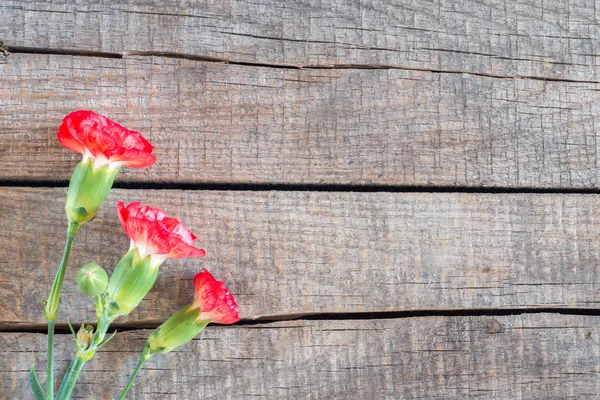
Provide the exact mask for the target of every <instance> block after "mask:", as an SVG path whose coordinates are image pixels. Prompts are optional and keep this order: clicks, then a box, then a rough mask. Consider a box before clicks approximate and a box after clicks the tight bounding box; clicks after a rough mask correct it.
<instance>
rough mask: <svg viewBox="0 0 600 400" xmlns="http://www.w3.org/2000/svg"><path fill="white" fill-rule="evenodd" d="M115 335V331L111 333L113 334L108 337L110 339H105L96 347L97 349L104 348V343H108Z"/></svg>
mask: <svg viewBox="0 0 600 400" xmlns="http://www.w3.org/2000/svg"><path fill="white" fill-rule="evenodd" d="M116 334H117V331H116V330H115V331H114V332H113V334H112V335H110V337H109V338H108V339H106V340H105V341H103V342H102V343H100V344H99V345H98V349H99V348H100V347H102V346H104V345H105V344H106V343H108V341H109V340H110V339H112V338H114V337H115V335H116Z"/></svg>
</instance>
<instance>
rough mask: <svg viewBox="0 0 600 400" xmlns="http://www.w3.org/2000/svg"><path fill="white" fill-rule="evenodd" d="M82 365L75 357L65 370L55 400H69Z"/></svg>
mask: <svg viewBox="0 0 600 400" xmlns="http://www.w3.org/2000/svg"><path fill="white" fill-rule="evenodd" d="M84 364H85V361H83V360H81V359H79V358H77V357H75V358H74V359H73V361H71V365H69V369H68V370H67V373H66V374H65V377H64V378H63V380H62V383H61V384H60V388H59V389H58V394H57V395H56V399H57V400H69V399H70V398H71V393H73V388H74V387H75V382H77V379H78V378H79V374H81V369H82V368H83V365H84Z"/></svg>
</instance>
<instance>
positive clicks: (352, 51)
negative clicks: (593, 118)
mask: <svg viewBox="0 0 600 400" xmlns="http://www.w3.org/2000/svg"><path fill="white" fill-rule="evenodd" d="M598 37H600V25H599V24H598V16H597V4H596V2H594V1H593V0H568V1H565V0H528V1H526V0H520V1H511V0H491V1H485V2H484V1H476V0H461V1H456V0H436V1H431V0H412V1H393V0H385V1H381V0H376V1H358V0H353V1H341V0H325V1H321V0H319V1H317V0H311V1H291V0H288V1H276V0H266V1H261V2H254V1H237V0H226V1H218V2H205V1H186V2H181V1H178V0H160V1H156V0H154V1H147V0H135V1H124V0H117V1H111V2H104V1H102V2H80V1H75V0H69V1H61V2H51V3H48V2H44V1H31V0H27V1H20V0H19V1H14V0H13V1H3V2H2V4H1V5H0V40H4V41H5V42H6V44H7V45H9V46H24V47H29V48H35V49H39V50H44V49H54V50H61V49H62V50H79V51H89V52H108V53H116V54H136V53H140V52H154V53H167V54H175V55H182V56H197V57H212V58H217V59H221V60H227V61H235V62H250V63H261V64H272V65H293V66H320V67H327V66H348V65H352V66H376V67H390V66H391V67H400V68H412V69H429V70H444V71H455V72H462V71H465V72H472V73H480V74H490V75H497V76H532V77H538V78H551V79H567V80H586V81H589V80H594V81H598V80H599V72H600V69H599V65H600V64H599V63H598V59H599V58H598V57H599V55H600V47H599V42H598Z"/></svg>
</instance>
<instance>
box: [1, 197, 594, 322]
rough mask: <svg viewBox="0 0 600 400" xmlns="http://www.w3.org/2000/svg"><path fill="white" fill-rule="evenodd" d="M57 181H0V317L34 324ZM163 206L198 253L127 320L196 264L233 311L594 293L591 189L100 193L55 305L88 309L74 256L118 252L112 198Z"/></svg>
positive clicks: (559, 302)
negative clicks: (222, 287) (229, 297)
mask: <svg viewBox="0 0 600 400" xmlns="http://www.w3.org/2000/svg"><path fill="white" fill-rule="evenodd" d="M64 195H65V189H62V188H54V189H49V188H7V187H5V188H1V189H0V217H1V218H2V220H3V221H4V224H5V229H2V230H0V248H2V249H3V254H4V256H3V257H2V259H1V260H0V282H1V286H0V311H1V313H0V318H1V321H0V326H3V327H5V328H6V327H10V326H14V325H21V326H32V325H35V326H38V327H39V326H42V325H43V323H44V319H43V316H42V306H41V300H42V299H43V298H45V297H46V296H47V294H48V291H49V286H50V282H51V279H52V277H53V276H54V274H55V271H56V267H57V265H58V262H59V259H60V256H61V254H62V246H63V245H64V230H65V226H66V221H65V217H64V215H63V204H64ZM118 199H122V200H124V201H133V200H140V201H142V202H144V204H150V205H153V206H155V207H161V208H164V209H165V210H166V211H167V213H169V214H171V215H174V216H176V217H178V218H180V219H181V220H182V221H183V222H184V223H185V224H186V225H188V226H189V227H190V229H192V231H193V232H195V233H196V234H197V235H198V238H199V239H198V241H197V243H198V244H199V245H202V246H203V247H204V248H206V250H207V252H208V255H207V257H205V258H203V259H200V260H197V261H196V260H185V261H176V260H168V261H166V262H165V264H164V265H163V266H162V267H161V273H160V276H159V279H158V283H157V286H155V288H154V289H153V291H152V292H151V293H150V294H149V296H148V298H147V299H146V300H144V301H143V302H142V304H141V305H140V307H139V308H138V309H137V310H136V311H134V313H133V314H132V315H131V316H130V319H129V320H128V321H127V322H126V323H127V324H130V325H131V324H134V323H135V324H138V326H139V324H143V323H153V322H154V323H155V322H157V321H162V320H164V319H165V318H166V317H168V316H169V315H170V314H171V313H172V312H173V311H174V310H176V309H178V308H180V307H183V306H184V305H186V304H188V303H189V302H191V299H192V294H193V290H192V278H193V276H194V274H195V273H197V272H199V271H200V270H201V269H202V268H203V267H206V268H208V269H209V270H210V271H212V272H213V274H214V275H215V276H216V277H217V279H220V280H224V281H225V282H227V284H228V286H229V288H230V289H231V291H232V292H233V294H234V295H235V297H236V298H237V299H238V301H239V303H240V306H241V310H242V317H243V318H256V317H260V316H264V317H269V318H276V319H281V318H289V317H290V316H294V315H303V314H313V313H355V312H370V311H405V310H468V309H511V308H546V307H557V308H566V307H575V308H596V307H598V302H600V291H599V288H600V268H599V265H600V240H599V239H600V228H599V227H600V212H599V210H598V203H599V201H600V197H599V196H597V195H546V194H528V195H523V194H456V193H351V192H350V193H338V192H334V193H327V192H251V191H244V192H235V191H225V192H223V191H177V190H161V191H152V190H113V191H112V192H111V195H110V196H109V199H108V200H107V202H106V204H105V205H104V206H103V208H102V209H101V212H100V213H99V215H98V217H97V219H96V220H94V221H92V222H91V223H90V224H89V225H87V226H85V227H84V228H83V229H82V231H81V232H80V233H79V235H78V237H77V238H76V243H75V246H74V250H73V254H72V258H71V262H70V266H69V269H68V273H67V280H66V283H65V288H64V292H63V304H64V307H63V308H62V309H63V313H62V314H61V319H60V322H61V323H63V324H64V323H65V322H66V317H70V318H71V320H72V321H75V322H81V321H90V320H92V319H93V317H94V316H93V310H92V304H91V301H90V300H89V299H86V298H84V297H83V295H81V294H80V293H79V292H78V290H77V288H76V284H75V282H74V276H75V273H76V270H77V268H76V266H77V265H81V264H83V263H86V262H90V261H95V262H98V263H99V264H100V265H103V266H105V267H106V268H107V269H108V270H109V271H111V270H112V268H113V265H115V263H116V262H117V261H118V259H119V258H120V256H121V255H122V254H124V253H125V251H127V249H128V247H129V240H128V238H127V237H126V236H125V234H124V233H123V232H122V230H121V227H120V223H119V221H118V218H117V213H116V207H115V203H116V201H117V200H118Z"/></svg>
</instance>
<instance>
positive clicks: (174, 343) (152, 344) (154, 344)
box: [147, 305, 209, 358]
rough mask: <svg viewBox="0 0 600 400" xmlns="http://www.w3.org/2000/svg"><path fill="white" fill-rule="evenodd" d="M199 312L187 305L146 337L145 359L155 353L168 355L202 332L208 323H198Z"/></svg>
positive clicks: (201, 321)
mask: <svg viewBox="0 0 600 400" xmlns="http://www.w3.org/2000/svg"><path fill="white" fill-rule="evenodd" d="M199 312H200V310H198V309H197V308H192V305H189V306H187V307H184V308H182V309H181V310H179V311H177V312H176V313H175V314H173V315H172V316H171V317H170V318H169V319H168V320H166V321H165V323H163V324H162V325H161V326H159V327H158V328H156V329H155V330H154V332H152V333H151V334H150V336H149V337H148V350H147V358H148V357H150V356H152V355H153V354H156V353H168V352H169V351H171V350H174V349H176V348H177V347H179V346H181V345H183V344H185V343H187V342H189V341H190V340H192V339H193V338H195V337H196V336H197V335H198V334H199V333H200V332H202V330H203V329H204V328H205V327H206V325H208V323H209V321H203V320H200V321H198V320H197V319H198V314H199Z"/></svg>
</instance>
